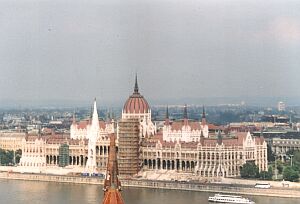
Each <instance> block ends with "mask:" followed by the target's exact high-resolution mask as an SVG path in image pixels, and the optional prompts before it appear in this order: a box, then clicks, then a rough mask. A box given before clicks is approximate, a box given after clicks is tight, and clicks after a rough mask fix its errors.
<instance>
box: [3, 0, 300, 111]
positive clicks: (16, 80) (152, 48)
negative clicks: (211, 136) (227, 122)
mask: <svg viewBox="0 0 300 204" xmlns="http://www.w3.org/2000/svg"><path fill="white" fill-rule="evenodd" d="M135 72H138V75H139V85H140V91H141V93H142V94H143V95H144V96H145V97H146V98H147V99H148V100H149V101H150V102H151V101H169V102H168V103H169V104H171V103H172V101H170V100H172V99H181V98H182V99H184V98H197V97H236V96H237V97H245V96H251V97H256V96H258V97H260V96H270V97H273V96H288V97H299V98H300V91H299V87H300V1H299V0H295V1H288V0H281V1H278V0H270V1H267V0H263V1H262V0H257V1H256V0H238V1H228V0H207V1H201V0H198V1H196V0H119V1H116V0H97V1H91V0H89V1H85V0H82V1H78V0H70V1H66V0H51V1H50V0H49V1H45V0H37V1H34V0H23V1H22V0H19V1H14V0H7V1H2V0H0V105H1V102H2V103H4V101H5V102H6V103H7V102H9V101H13V102H15V101H18V100H20V101H32V102H35V103H36V102H40V101H47V100H49V101H51V100H58V101H64V100H68V101H92V100H93V98H94V97H97V98H98V101H99V104H106V105H107V104H109V103H114V104H119V103H120V104H122V103H123V102H124V101H125V100H126V98H127V97H128V96H129V95H130V94H131V93H132V91H133V85H134V84H133V83H134V81H133V80H134V75H135ZM186 102H187V103H189V101H186Z"/></svg>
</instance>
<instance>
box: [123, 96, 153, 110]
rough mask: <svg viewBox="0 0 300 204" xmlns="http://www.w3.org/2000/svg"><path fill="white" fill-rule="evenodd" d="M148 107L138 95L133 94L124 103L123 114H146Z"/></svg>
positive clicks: (144, 100)
mask: <svg viewBox="0 0 300 204" xmlns="http://www.w3.org/2000/svg"><path fill="white" fill-rule="evenodd" d="M149 110H150V107H149V105H148V102H147V101H146V99H145V98H144V97H143V96H142V95H140V94H139V93H133V94H132V95H131V96H130V97H129V98H128V99H127V101H126V102H125V105H124V108H123V111H124V112H125V113H148V112H149Z"/></svg>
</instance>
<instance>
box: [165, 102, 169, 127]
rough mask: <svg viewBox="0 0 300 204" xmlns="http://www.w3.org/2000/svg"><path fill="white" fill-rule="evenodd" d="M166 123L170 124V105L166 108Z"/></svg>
mask: <svg viewBox="0 0 300 204" xmlns="http://www.w3.org/2000/svg"><path fill="white" fill-rule="evenodd" d="M165 124H166V125H169V124H170V119H169V107H168V106H167V109H166V118H165Z"/></svg>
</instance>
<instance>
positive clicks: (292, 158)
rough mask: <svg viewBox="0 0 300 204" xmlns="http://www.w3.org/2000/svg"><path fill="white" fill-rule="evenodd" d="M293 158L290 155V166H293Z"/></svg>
mask: <svg viewBox="0 0 300 204" xmlns="http://www.w3.org/2000/svg"><path fill="white" fill-rule="evenodd" d="M293 156H294V155H292V154H291V155H290V157H291V166H293Z"/></svg>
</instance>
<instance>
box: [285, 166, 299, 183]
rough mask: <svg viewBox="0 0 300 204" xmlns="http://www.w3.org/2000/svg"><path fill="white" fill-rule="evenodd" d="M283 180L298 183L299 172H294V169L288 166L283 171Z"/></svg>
mask: <svg viewBox="0 0 300 204" xmlns="http://www.w3.org/2000/svg"><path fill="white" fill-rule="evenodd" d="M283 179H284V180H287V181H298V179H299V172H298V171H296V170H295V169H294V168H292V167H290V166H288V167H286V168H285V169H284V171H283Z"/></svg>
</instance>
